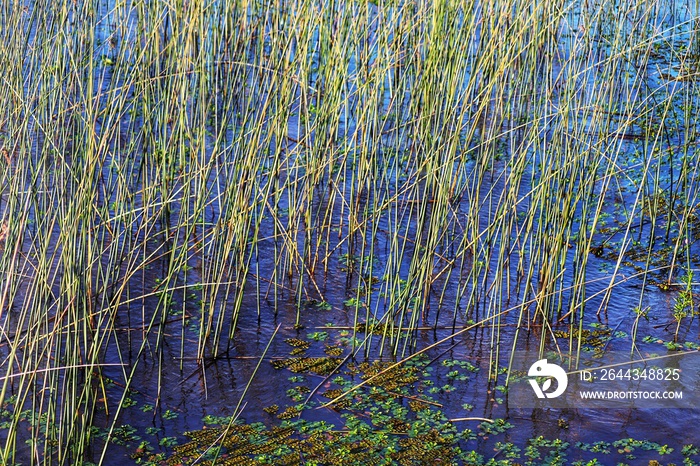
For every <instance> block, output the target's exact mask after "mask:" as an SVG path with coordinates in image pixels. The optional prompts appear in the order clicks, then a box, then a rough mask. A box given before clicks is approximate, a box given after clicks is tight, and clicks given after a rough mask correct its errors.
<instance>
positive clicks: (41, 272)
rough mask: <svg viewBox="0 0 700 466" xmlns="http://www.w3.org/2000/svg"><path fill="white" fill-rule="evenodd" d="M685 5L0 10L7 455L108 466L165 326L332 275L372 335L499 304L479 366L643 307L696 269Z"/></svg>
mask: <svg viewBox="0 0 700 466" xmlns="http://www.w3.org/2000/svg"><path fill="white" fill-rule="evenodd" d="M697 14H698V5H697V4H692V3H690V2H688V3H684V4H682V5H680V4H678V3H677V2H669V1H666V0H656V1H639V0H634V1H631V0H621V1H618V2H612V3H611V2H579V1H575V0H574V1H554V2H532V1H529V0H505V1H501V2H491V1H487V2H477V3H472V2H453V1H437V2H428V1H422V0H418V1H401V0H397V1H380V2H378V3H373V2H371V1H361V2H359V1H358V2H355V1H349V2H345V1H338V0H329V1H325V2H318V1H314V0H298V1H294V2H268V1H264V0H263V1H248V0H244V1H241V2H232V1H228V0H219V1H211V2H206V1H204V0H189V1H180V0H177V1H175V2H162V1H144V0H131V1H112V0H104V1H92V2H68V1H59V2H54V3H47V2H42V1H27V2H4V3H3V5H2V7H0V25H1V26H0V37H1V40H2V43H1V45H0V50H2V52H0V69H2V70H3V72H2V76H0V83H1V86H0V151H2V155H3V157H1V158H0V194H1V195H2V198H1V202H0V217H1V219H2V225H3V227H2V232H3V235H2V239H1V241H2V242H1V243H0V244H1V245H2V251H1V253H0V273H1V274H2V281H1V282H0V323H1V325H0V358H1V360H2V369H1V372H2V374H1V375H0V384H1V387H2V388H1V389H0V406H5V407H8V406H9V407H12V408H13V409H10V410H9V411H8V412H9V413H11V414H10V415H8V416H9V417H8V418H7V419H5V420H4V421H3V422H4V424H3V429H2V434H1V435H0V439H2V442H3V446H2V447H0V464H14V463H16V462H20V461H21V462H22V463H23V464H77V463H79V462H82V461H84V460H85V459H86V458H87V455H88V452H89V453H90V455H92V456H91V457H93V458H96V461H104V459H105V454H106V452H107V450H108V447H109V442H108V441H107V442H102V441H97V442H96V441H95V439H94V438H93V437H94V435H93V431H92V430H91V426H92V425H93V416H94V413H95V410H96V408H97V406H98V405H100V404H104V403H105V401H104V400H105V399H106V398H108V397H110V396H111V397H113V396H114V394H108V393H107V388H105V386H104V382H103V378H102V375H101V374H102V372H103V370H104V369H105V367H108V366H114V367H119V368H121V369H120V370H121V376H122V379H123V382H124V386H123V387H121V392H120V393H121V394H122V395H120V396H121V397H122V398H121V399H124V397H126V393H127V389H129V388H130V387H131V383H132V380H133V378H134V374H136V373H137V372H138V371H139V370H140V367H141V365H142V364H143V361H145V360H148V361H155V365H156V367H161V366H162V357H163V356H162V354H163V353H162V347H163V345H164V344H165V342H164V339H166V338H168V339H170V343H171V344H172V342H173V341H177V342H178V343H177V344H179V347H180V354H181V356H182V357H183V359H184V358H185V357H194V358H196V359H197V360H200V361H202V360H204V359H205V358H216V357H219V356H221V355H223V354H225V353H226V352H227V351H230V350H231V348H232V344H233V342H235V339H236V338H237V335H238V334H239V333H240V331H241V329H240V328H239V322H240V320H241V318H242V317H243V316H250V315H257V316H258V318H259V319H261V320H270V319H274V318H276V317H275V316H278V315H279V314H284V315H293V320H294V322H295V323H296V324H297V325H299V326H301V325H303V324H304V322H306V319H307V318H308V314H309V313H310V312H312V310H310V308H309V306H308V303H309V302H310V301H312V300H313V301H315V302H328V301H329V300H331V298H329V297H328V296H327V295H329V293H328V290H327V286H326V285H325V283H327V282H328V280H329V278H328V277H332V276H338V275H343V276H344V279H345V282H346V283H347V284H348V289H351V290H353V291H352V292H351V293H349V295H348V296H345V302H335V301H332V300H331V301H332V302H328V305H330V306H331V307H332V308H333V311H332V312H350V313H351V315H352V316H353V317H352V322H353V324H354V325H357V324H360V323H368V324H369V323H371V322H374V323H376V324H377V325H378V327H377V328H381V331H380V332H375V334H374V335H372V336H371V337H370V338H367V339H364V340H362V342H361V345H362V347H361V348H358V349H359V350H361V351H364V352H365V353H366V354H370V353H372V354H383V355H387V356H397V357H400V356H406V355H408V354H410V353H411V352H412V351H414V350H415V334H416V332H417V330H416V329H418V328H419V327H421V326H429V327H430V326H432V327H437V326H438V325H448V326H450V325H451V326H453V327H454V328H455V329H456V330H455V331H457V330H458V329H460V328H461V327H462V326H463V325H464V323H465V322H466V321H468V320H471V321H475V322H479V321H482V320H487V321H490V320H494V321H495V322H496V323H510V324H514V325H516V326H517V330H516V331H515V334H514V335H513V336H511V337H508V338H505V337H503V336H502V335H501V333H500V332H501V330H500V329H501V328H502V327H501V326H498V325H492V326H489V327H487V328H485V330H484V331H486V332H491V336H490V340H491V342H492V348H491V351H492V356H493V359H494V361H495V362H497V361H498V360H499V357H500V356H502V355H507V354H509V353H510V351H511V350H512V349H513V348H516V347H517V345H518V344H519V342H521V341H522V340H523V339H525V338H529V337H531V336H532V335H531V334H530V332H531V330H532V329H533V328H540V329H544V330H541V331H538V332H537V333H536V339H537V342H538V344H540V345H541V346H542V347H544V346H545V345H546V344H547V341H548V340H549V339H550V338H551V337H552V335H551V332H548V331H547V329H548V328H550V329H551V328H552V327H553V326H557V325H567V326H570V327H572V328H579V327H580V326H581V325H582V324H583V322H585V321H590V320H591V319H595V318H596V317H599V318H603V317H604V316H605V315H606V312H607V311H608V306H609V305H610V302H611V299H613V296H614V293H615V290H616V289H617V288H618V287H619V286H620V285H621V284H624V283H629V281H631V280H632V281H635V282H638V283H641V286H639V287H638V288H637V290H638V293H637V296H636V298H637V301H636V302H633V303H627V304H628V305H629V310H630V312H631V310H632V309H633V308H635V307H637V308H638V309H642V308H643V307H644V302H645V301H644V299H645V292H646V291H645V290H647V289H649V286H650V285H656V286H658V287H666V289H668V288H672V287H673V286H675V284H677V283H679V282H680V280H681V278H680V277H688V276H692V275H691V274H692V270H693V269H694V268H697V266H698V262H699V260H698V245H697V237H698V234H699V232H700V213H699V212H698V194H699V189H700V184H699V183H698V167H699V164H698V159H697V154H696V153H695V147H696V143H697V134H698V126H697V123H698V122H697V120H696V118H695V116H696V115H697V113H698V97H697V96H698V88H697V83H698V80H697V77H698V71H697V70H698V57H699V56H700V39H699V38H698V33H699V30H698V21H697ZM601 267H603V268H604V270H603V271H602V272H601V271H600V268H601ZM691 282H692V280H690V281H688V283H689V284H688V287H691V285H692V283H691ZM688 296H690V298H688V299H690V300H691V301H690V309H691V311H686V313H685V314H682V312H681V311H678V312H679V314H678V315H679V316H680V318H678V325H679V327H680V326H681V323H682V322H681V321H682V320H683V318H685V317H691V316H692V315H693V312H694V310H693V305H692V293H690V294H688V295H686V297H688ZM251 303H255V305H252V306H251ZM511 307H512V308H513V309H514V310H513V311H511V312H510V313H507V314H505V315H504V314H503V313H502V312H501V311H502V310H503V309H505V308H511ZM684 309H686V308H685V307H684ZM640 312H641V311H640ZM660 312H663V310H661V311H660ZM669 312H671V310H669ZM689 320H690V319H686V320H685V321H684V322H688V321H689ZM637 322H638V317H637V320H635V324H636V323H637ZM630 325H631V322H630ZM124 329H128V330H129V331H128V332H126V333H124V332H123V330H124ZM676 333H678V328H677V329H676ZM125 334H126V335H128V336H127V337H125V336H124V335H125ZM193 342H194V343H193ZM572 343H573V344H572V345H571V350H572V351H576V342H575V341H572ZM579 344H580V342H579ZM358 354H359V353H358ZM494 370H495V367H494ZM161 390H162V388H161V387H160V385H159V387H158V393H156V394H155V396H156V397H159V396H160V394H161ZM120 408H121V404H119V405H118V407H117V411H116V412H112V413H110V415H111V418H110V419H111V422H112V423H113V424H112V427H114V426H116V425H118V419H119V416H118V414H119V409H120ZM27 411H30V412H31V413H32V422H31V423H30V428H29V429H27V428H26V424H27V414H26V412H27ZM22 426H25V428H23V427H22ZM96 445H97V447H96ZM94 448H97V449H98V450H100V449H101V450H100V451H101V452H100V453H95V451H94Z"/></svg>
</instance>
